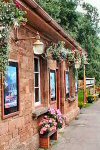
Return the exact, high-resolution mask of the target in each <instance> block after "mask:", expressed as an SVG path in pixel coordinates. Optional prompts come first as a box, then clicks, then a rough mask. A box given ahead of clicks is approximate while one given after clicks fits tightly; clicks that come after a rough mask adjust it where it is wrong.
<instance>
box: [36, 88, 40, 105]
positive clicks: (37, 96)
mask: <svg viewBox="0 0 100 150" xmlns="http://www.w3.org/2000/svg"><path fill="white" fill-rule="evenodd" d="M35 102H39V88H35Z"/></svg>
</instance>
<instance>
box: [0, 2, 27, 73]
mask: <svg viewBox="0 0 100 150" xmlns="http://www.w3.org/2000/svg"><path fill="white" fill-rule="evenodd" d="M26 22H27V19H26V12H25V11H23V10H22V9H21V5H20V3H19V2H17V1H16V0H15V1H14V2H13V0H9V2H7V3H6V2H5V1H4V0H0V72H3V73H5V71H6V66H7V65H8V57H9V39H10V32H11V29H12V27H14V28H15V29H16V28H17V27H20V25H22V24H23V23H24V24H25V23H26Z"/></svg>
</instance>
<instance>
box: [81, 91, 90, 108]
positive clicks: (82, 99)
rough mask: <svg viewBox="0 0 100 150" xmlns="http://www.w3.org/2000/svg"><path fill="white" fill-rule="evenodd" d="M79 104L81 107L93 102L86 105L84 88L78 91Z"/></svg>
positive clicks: (87, 105) (87, 104)
mask: <svg viewBox="0 0 100 150" xmlns="http://www.w3.org/2000/svg"><path fill="white" fill-rule="evenodd" d="M78 105H79V107H80V109H81V108H87V107H89V106H91V103H86V105H84V91H83V90H79V92H78Z"/></svg>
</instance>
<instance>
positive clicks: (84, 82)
mask: <svg viewBox="0 0 100 150" xmlns="http://www.w3.org/2000/svg"><path fill="white" fill-rule="evenodd" d="M84 105H86V76H85V64H84Z"/></svg>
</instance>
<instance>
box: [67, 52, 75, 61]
mask: <svg viewBox="0 0 100 150" xmlns="http://www.w3.org/2000/svg"><path fill="white" fill-rule="evenodd" d="M67 57H68V60H69V61H73V62H74V61H75V56H74V53H73V52H71V50H69V49H68V55H67Z"/></svg>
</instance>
